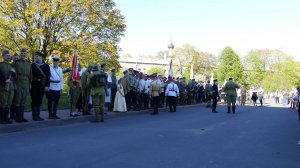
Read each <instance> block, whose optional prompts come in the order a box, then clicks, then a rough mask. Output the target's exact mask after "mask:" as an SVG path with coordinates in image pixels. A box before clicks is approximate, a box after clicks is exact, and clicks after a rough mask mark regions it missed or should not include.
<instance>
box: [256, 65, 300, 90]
mask: <svg viewBox="0 0 300 168" xmlns="http://www.w3.org/2000/svg"><path fill="white" fill-rule="evenodd" d="M272 69H273V70H274V71H270V72H268V75H266V77H265V78H264V79H263V81H262V87H263V88H264V89H265V90H267V91H276V90H284V89H292V88H295V87H296V86H298V85H299V84H300V73H299V72H300V63H297V62H292V61H289V62H281V63H276V64H273V65H272Z"/></svg>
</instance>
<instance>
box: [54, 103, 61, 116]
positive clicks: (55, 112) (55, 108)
mask: <svg viewBox="0 0 300 168" xmlns="http://www.w3.org/2000/svg"><path fill="white" fill-rule="evenodd" d="M56 114H57V105H55V104H54V107H53V117H54V119H60V118H59V117H58V116H57V115H56Z"/></svg>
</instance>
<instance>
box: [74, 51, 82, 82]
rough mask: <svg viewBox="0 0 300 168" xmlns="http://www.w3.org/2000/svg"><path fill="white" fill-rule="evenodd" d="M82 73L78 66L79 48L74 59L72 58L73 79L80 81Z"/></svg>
mask: <svg viewBox="0 0 300 168" xmlns="http://www.w3.org/2000/svg"><path fill="white" fill-rule="evenodd" d="M79 80H80V74H79V68H78V54H77V50H75V52H74V56H73V60H72V81H79Z"/></svg>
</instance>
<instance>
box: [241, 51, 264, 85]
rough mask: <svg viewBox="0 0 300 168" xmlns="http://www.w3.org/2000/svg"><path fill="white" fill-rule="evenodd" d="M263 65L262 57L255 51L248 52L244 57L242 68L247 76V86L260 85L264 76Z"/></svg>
mask: <svg viewBox="0 0 300 168" xmlns="http://www.w3.org/2000/svg"><path fill="white" fill-rule="evenodd" d="M265 65H266V62H265V60H263V57H261V55H260V54H259V53H258V52H256V51H250V52H249V53H248V55H246V56H245V58H244V66H245V70H246V72H245V73H246V76H247V79H246V81H247V85H250V86H253V85H256V84H261V82H262V80H263V79H264V76H265V71H266V70H265Z"/></svg>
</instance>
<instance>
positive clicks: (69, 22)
mask: <svg viewBox="0 0 300 168" xmlns="http://www.w3.org/2000/svg"><path fill="white" fill-rule="evenodd" d="M125 27H126V25H125V21H124V16H123V15H121V14H120V11H119V10H118V9H116V8H115V3H114V2H113V1H112V0H104V1H99V0H76V1H74V0H64V1H61V0H49V1H40V0H23V1H19V0H0V32H2V33H3V35H4V37H1V40H3V41H1V43H0V49H10V50H14V51H16V50H19V49H20V48H23V47H25V48H28V49H29V50H30V53H31V54H32V59H33V53H34V51H37V50H40V51H42V52H44V53H45V54H46V55H47V56H49V55H50V54H52V53H53V51H55V50H60V52H61V53H62V54H63V55H66V56H70V55H72V53H73V49H74V48H75V47H76V46H77V48H78V49H79V56H82V58H81V59H82V60H83V61H87V60H97V61H99V60H107V61H108V62H109V64H113V65H117V66H119V64H118V61H117V58H118V57H117V55H118V50H119V48H118V43H119V41H120V37H121V36H123V33H124V31H125ZM87 58H88V59H87ZM68 59H69V58H68Z"/></svg>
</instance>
